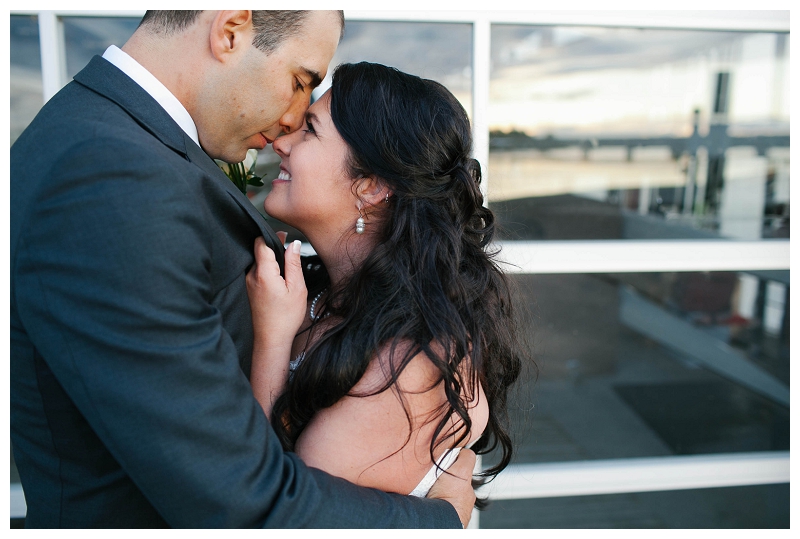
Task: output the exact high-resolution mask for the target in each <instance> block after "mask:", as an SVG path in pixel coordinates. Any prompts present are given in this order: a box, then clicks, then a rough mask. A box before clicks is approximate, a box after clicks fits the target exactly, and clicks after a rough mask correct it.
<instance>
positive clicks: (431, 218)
mask: <svg viewBox="0 0 800 539" xmlns="http://www.w3.org/2000/svg"><path fill="white" fill-rule="evenodd" d="M330 108H331V116H332V119H333V123H334V125H335V126H336V129H337V130H338V132H339V134H340V135H341V136H342V138H343V139H344V141H345V142H346V143H347V146H348V147H349V149H350V155H349V159H348V161H347V165H348V167H349V169H350V170H349V172H350V174H351V177H352V178H355V179H356V180H355V181H357V179H358V178H365V177H370V176H372V177H377V178H379V180H380V181H381V182H383V183H384V185H386V186H387V187H388V189H389V190H390V191H391V193H392V195H391V197H390V198H389V202H388V204H380V205H379V206H374V207H373V208H372V209H373V210H374V211H376V212H380V216H379V219H377V220H376V219H373V215H374V214H373V213H371V214H370V220H369V223H368V226H369V227H373V228H375V227H377V228H378V230H371V231H369V233H374V234H375V235H376V238H375V239H376V240H377V245H376V247H375V248H374V249H373V250H372V251H371V252H370V253H369V254H368V255H367V257H366V259H365V260H364V262H363V264H361V265H360V266H359V267H358V269H357V270H356V271H355V273H354V274H353V275H352V276H350V277H349V279H347V280H346V282H344V283H342V284H341V286H339V287H338V288H336V289H333V290H330V291H329V293H328V299H327V301H326V304H325V307H324V309H325V311H327V312H329V313H331V314H332V315H333V316H334V317H335V318H334V319H335V320H339V322H338V323H337V324H336V325H335V326H334V327H332V328H330V329H328V330H326V331H325V332H324V334H323V335H322V336H321V337H320V338H319V339H318V340H317V341H316V342H315V343H314V344H313V345H312V346H311V347H310V349H309V350H308V351H307V352H306V355H305V359H304V361H303V362H302V363H301V365H300V366H299V367H298V369H297V370H296V371H295V372H294V375H293V377H292V380H291V383H290V384H289V385H288V388H287V390H286V392H285V393H284V394H283V395H282V396H281V397H280V398H279V399H278V400H277V402H276V404H275V406H274V408H273V417H272V424H273V425H275V426H276V430H277V431H278V434H279V436H280V438H281V440H282V442H283V444H284V447H286V448H287V449H289V450H291V449H293V448H294V444H295V442H296V441H297V438H298V436H299V435H300V433H301V432H302V431H303V429H304V428H305V427H306V425H308V423H309V421H310V420H311V418H312V417H313V416H314V414H315V413H317V412H318V411H320V410H322V409H324V408H327V407H329V406H332V405H333V404H334V403H336V402H337V401H338V400H340V399H341V398H342V397H345V396H347V395H353V392H352V390H353V387H354V386H355V385H356V383H357V382H358V381H359V380H360V379H361V377H362V376H363V375H364V372H365V371H366V369H367V366H368V364H369V363H370V361H371V360H372V359H373V358H374V357H376V355H377V354H378V352H379V351H381V350H386V349H389V350H391V351H392V356H391V360H390V361H389V364H390V367H391V369H390V370H391V373H390V374H391V376H390V377H389V380H388V381H387V383H386V385H385V386H384V387H383V388H381V389H380V390H379V391H375V392H374V393H370V394H376V393H379V392H380V391H385V390H387V389H389V388H391V387H394V388H395V390H396V384H394V382H395V381H396V380H397V377H398V376H399V375H400V373H401V372H402V370H403V369H404V368H405V367H406V365H407V364H408V362H409V361H410V360H411V359H412V358H413V357H414V356H415V355H417V354H418V353H420V352H423V353H425V355H427V356H428V358H429V359H430V361H431V362H433V364H434V365H435V366H436V368H437V369H438V370H439V376H440V382H443V383H444V384H443V385H444V391H445V394H446V397H447V402H446V404H445V408H444V409H443V410H441V412H442V413H441V415H440V416H439V418H440V419H439V420H438V425H437V429H436V434H435V436H434V437H433V439H432V440H431V445H430V451H431V458H432V459H433V460H434V461H435V460H436V459H435V458H434V457H433V452H434V449H435V448H436V447H437V445H439V444H440V443H441V442H442V441H443V440H444V439H446V438H447V437H448V436H449V435H452V434H453V433H452V427H451V421H450V420H451V417H452V416H453V414H455V415H457V416H458V417H460V418H461V423H460V428H459V429H460V430H458V431H457V432H456V440H457V441H458V442H462V441H464V440H466V439H468V437H469V432H470V429H471V426H472V422H471V420H470V417H469V414H468V410H467V404H468V403H469V402H470V400H471V399H472V398H473V396H474V391H475V388H476V386H477V384H476V382H477V381H480V383H481V385H482V386H483V390H484V392H485V394H486V398H487V400H488V404H489V421H488V425H487V427H486V429H485V431H484V433H483V435H482V436H481V438H480V439H479V440H478V441H477V442H476V443H475V444H474V445H473V446H472V449H473V450H474V451H475V452H476V453H478V454H484V453H488V452H490V451H492V450H494V449H495V448H497V447H499V448H500V450H501V452H502V456H501V459H500V461H499V463H498V464H497V465H495V466H493V467H491V468H490V469H487V470H485V471H484V472H483V473H482V474H481V476H483V477H482V480H481V481H479V482H485V481H486V480H488V479H490V478H492V477H494V476H495V475H496V474H497V473H499V472H500V471H501V470H502V469H503V468H505V467H506V466H507V465H508V463H509V461H510V460H511V454H512V446H511V439H510V436H509V432H508V417H507V396H508V390H509V386H510V385H511V384H512V383H513V382H514V381H515V380H516V379H517V377H518V376H519V373H520V369H521V363H522V358H523V356H524V355H525V352H523V349H522V347H521V346H520V344H519V339H518V330H517V321H516V319H515V316H514V312H513V309H512V301H511V293H510V290H509V283H508V282H507V280H506V277H505V276H504V275H503V273H502V272H501V271H500V270H499V268H498V266H497V264H496V263H495V261H494V260H493V257H494V255H495V254H496V253H493V252H490V250H489V246H490V242H491V241H492V237H493V235H494V230H495V222H494V215H493V213H492V212H491V211H490V210H489V209H488V208H486V207H484V206H483V196H482V194H481V191H480V181H481V171H480V165H479V163H478V162H477V161H476V160H475V159H472V158H471V157H470V152H471V149H472V137H471V132H470V125H469V119H468V118H467V114H466V112H465V111H464V108H463V107H462V106H461V104H460V103H459V102H458V101H457V100H456V98H455V97H454V96H453V95H452V94H451V93H450V92H449V91H448V90H447V89H446V88H445V87H444V86H442V85H441V84H439V83H437V82H434V81H431V80H426V79H422V78H419V77H416V76H413V75H409V74H406V73H402V72H400V71H398V70H396V69H394V68H390V67H386V66H383V65H380V64H372V63H366V62H362V63H358V64H342V65H340V66H339V67H338V68H337V69H336V70H335V72H334V75H333V87H332V91H331V102H330ZM376 223H377V224H376ZM314 292H315V290H313V289H310V293H314ZM409 343H411V346H410V347H409V346H408V344H409ZM387 347H388V348H387ZM398 394H399V392H398ZM357 396H365V395H357ZM399 396H400V398H401V400H402V395H399ZM403 402H404V401H403ZM409 421H410V418H409ZM409 436H410V435H409Z"/></svg>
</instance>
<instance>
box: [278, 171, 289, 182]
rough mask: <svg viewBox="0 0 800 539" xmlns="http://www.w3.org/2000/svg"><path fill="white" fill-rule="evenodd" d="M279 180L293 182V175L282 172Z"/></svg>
mask: <svg viewBox="0 0 800 539" xmlns="http://www.w3.org/2000/svg"><path fill="white" fill-rule="evenodd" d="M278 179H279V180H286V181H287V182H290V181H292V175H291V174H289V173H288V172H286V171H285V170H281V173H280V174H278Z"/></svg>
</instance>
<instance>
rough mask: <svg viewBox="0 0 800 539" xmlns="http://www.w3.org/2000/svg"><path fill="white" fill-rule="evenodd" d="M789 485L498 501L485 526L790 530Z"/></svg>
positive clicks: (483, 517) (482, 521) (486, 516)
mask: <svg viewBox="0 0 800 539" xmlns="http://www.w3.org/2000/svg"><path fill="white" fill-rule="evenodd" d="M789 515H790V510H789V485H788V484H782V485H756V486H748V487H726V488H710V489H693V490H671V491H664V492H634V493H630V494H607V495H603V496H569V497H563V498H536V499H532V500H499V501H494V502H492V503H491V505H489V509H488V510H487V511H485V512H483V513H481V515H480V524H481V528H487V529H492V528H506V529H508V528H548V529H556V528H560V529H569V528H573V529H575V528H629V529H630V528H673V529H674V528H682V529H687V528H743V529H750V528H788V527H789Z"/></svg>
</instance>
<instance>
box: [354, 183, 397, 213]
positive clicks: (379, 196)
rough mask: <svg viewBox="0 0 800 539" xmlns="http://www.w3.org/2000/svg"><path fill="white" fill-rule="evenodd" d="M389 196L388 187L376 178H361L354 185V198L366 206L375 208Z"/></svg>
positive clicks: (390, 193) (390, 192) (389, 190)
mask: <svg viewBox="0 0 800 539" xmlns="http://www.w3.org/2000/svg"><path fill="white" fill-rule="evenodd" d="M391 195H392V191H391V189H389V186H388V185H386V183H385V182H383V181H382V180H381V179H380V178H378V177H376V176H367V177H366V178H361V179H360V180H358V184H357V185H356V196H357V197H358V199H359V200H362V201H363V202H364V204H365V205H366V206H376V205H378V204H379V203H381V202H383V201H384V200H386V199H387V198H388V197H390V196H391Z"/></svg>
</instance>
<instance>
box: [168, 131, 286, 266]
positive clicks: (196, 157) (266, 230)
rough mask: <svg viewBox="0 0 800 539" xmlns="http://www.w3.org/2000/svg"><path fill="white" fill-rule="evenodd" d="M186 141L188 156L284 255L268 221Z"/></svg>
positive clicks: (271, 244) (226, 178)
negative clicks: (216, 180) (220, 186)
mask: <svg viewBox="0 0 800 539" xmlns="http://www.w3.org/2000/svg"><path fill="white" fill-rule="evenodd" d="M184 136H185V137H186V140H185V141H184V142H185V144H184V147H185V148H186V152H187V154H186V156H187V158H188V159H189V161H191V162H192V163H194V164H195V165H197V166H198V167H200V168H201V169H202V170H203V171H204V172H205V173H206V174H208V175H209V176H211V177H212V178H214V179H218V180H219V181H220V182H221V183H222V185H223V186H225V191H227V192H228V194H229V195H230V196H231V198H233V199H234V200H235V201H236V202H237V203H238V204H239V206H240V207H241V208H242V209H243V210H244V211H245V213H247V214H248V215H249V216H250V217H252V219H253V221H255V222H256V224H257V225H258V228H259V230H261V234H262V235H263V236H264V240H265V241H266V242H267V245H268V246H269V247H271V248H272V249H273V250H274V251H275V252H277V253H279V254H281V253H283V244H282V243H281V241H280V240H279V239H278V236H276V235H275V232H274V231H273V230H272V229H271V228H270V227H269V226H267V221H266V220H265V219H264V217H263V216H262V215H261V214H260V213H258V210H256V208H255V206H253V204H252V203H251V202H250V199H248V198H247V197H246V196H245V195H244V194H242V192H241V191H239V188H238V187H236V186H235V185H234V183H233V182H232V181H231V180H230V179H228V177H227V176H226V175H225V173H224V172H222V170H221V169H220V168H219V167H218V166H217V164H216V163H215V162H214V160H213V159H211V157H209V156H208V154H207V153H206V152H204V151H203V150H202V149H201V148H200V147H199V146H198V145H197V144H195V143H194V141H193V140H192V139H190V138H189V136H188V135H184ZM276 258H277V259H278V264H279V265H280V266H281V268H283V257H276Z"/></svg>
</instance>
